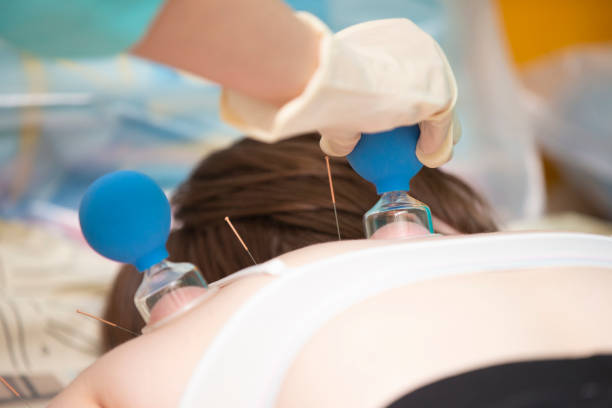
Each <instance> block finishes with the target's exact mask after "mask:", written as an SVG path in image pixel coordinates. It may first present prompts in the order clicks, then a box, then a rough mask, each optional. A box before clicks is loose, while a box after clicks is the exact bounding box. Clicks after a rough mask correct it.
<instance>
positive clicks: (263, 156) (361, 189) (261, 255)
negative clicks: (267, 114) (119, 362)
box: [103, 134, 496, 349]
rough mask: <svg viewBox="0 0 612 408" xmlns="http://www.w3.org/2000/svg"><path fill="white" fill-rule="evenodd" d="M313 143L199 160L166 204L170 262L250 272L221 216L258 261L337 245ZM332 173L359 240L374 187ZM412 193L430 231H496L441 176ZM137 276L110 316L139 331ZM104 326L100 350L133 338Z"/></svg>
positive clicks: (251, 145) (118, 293)
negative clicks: (430, 221)
mask: <svg viewBox="0 0 612 408" xmlns="http://www.w3.org/2000/svg"><path fill="white" fill-rule="evenodd" d="M318 142H319V136H318V135H316V134H311V135H304V136H299V137H295V138H292V139H288V140H284V141H281V142H278V143H274V144H266V143H261V142H256V141H253V140H249V139H245V140H242V141H240V142H238V143H236V144H234V145H233V146H231V147H229V148H227V149H224V150H221V151H219V152H217V153H214V154H212V155H210V156H209V157H207V158H206V159H204V160H203V161H202V162H201V163H199V165H198V166H197V167H196V168H195V169H194V171H193V172H192V174H191V175H190V176H189V178H188V179H187V180H186V181H185V182H184V183H183V184H182V185H181V186H180V187H179V189H178V191H177V192H176V194H175V195H174V197H173V199H172V204H173V209H174V217H175V221H176V225H177V229H175V230H174V231H172V232H171V234H170V237H169V239H168V243H167V248H168V252H169V253H170V260H172V261H177V262H191V263H193V264H195V265H196V266H197V267H198V268H199V269H200V271H201V272H202V275H203V276H204V278H205V279H206V281H207V282H213V281H215V280H218V279H221V278H223V277H225V276H228V275H230V274H232V273H233V272H236V271H238V270H240V269H242V268H245V267H247V266H250V265H251V264H252V261H251V260H250V258H249V257H248V255H247V254H246V253H245V251H244V249H243V248H242V247H241V245H240V243H239V242H238V241H237V239H236V237H235V236H234V234H233V233H232V231H231V230H230V229H229V228H228V226H227V224H226V223H225V222H224V217H225V216H228V217H229V218H230V219H231V221H232V223H233V224H234V226H235V227H236V229H237V230H238V232H239V233H240V235H241V236H242V238H243V239H244V241H245V242H246V243H247V245H248V246H249V249H250V250H251V253H252V254H253V256H254V257H255V259H256V260H257V262H264V261H267V260H269V259H271V258H274V257H276V256H279V255H281V254H283V253H285V252H289V251H291V250H294V249H297V248H301V247H305V246H308V245H311V244H315V243H321V242H327V241H333V240H337V239H338V238H337V232H336V224H335V218H334V214H333V210H332V203H331V197H330V191H329V184H328V180H327V170H326V166H325V160H324V157H323V154H322V153H321V150H320V148H319V143H318ZM331 169H332V176H333V182H334V191H335V196H336V204H337V209H338V218H339V221H340V231H341V233H342V238H343V239H359V238H363V237H364V231H363V226H362V217H363V214H364V213H365V212H366V211H367V210H369V209H370V207H372V206H373V205H374V203H375V202H376V201H377V199H378V196H377V195H376V190H375V188H374V186H373V185H372V184H370V183H368V182H367V181H365V180H363V179H362V178H361V177H360V176H358V175H357V174H356V173H355V172H354V171H353V170H352V169H351V167H350V166H349V164H348V162H347V161H346V159H343V158H333V159H332V160H331ZM410 192H411V195H412V196H413V197H415V198H416V199H418V200H420V201H423V202H424V203H426V204H428V205H429V207H430V209H431V212H432V215H433V216H434V229H436V228H437V226H436V221H438V223H439V221H442V222H443V223H445V224H447V225H448V226H450V227H452V228H453V229H454V230H456V231H457V232H458V233H465V234H471V233H478V232H491V231H495V230H496V226H495V223H494V221H493V218H492V214H491V211H490V209H489V207H488V206H487V205H486V203H485V202H484V201H483V200H482V198H481V197H480V196H479V195H478V194H476V193H475V192H474V191H473V190H472V189H471V188H470V187H469V186H468V185H466V184H465V183H463V182H462V181H461V180H459V179H457V178H456V177H454V176H451V175H449V174H447V173H444V172H443V171H441V170H438V169H429V168H426V167H423V169H422V170H421V171H420V172H419V173H418V174H417V175H416V176H415V177H414V178H413V179H412V181H411V190H410ZM141 278H142V276H141V275H140V274H139V273H137V272H136V270H135V269H134V268H133V267H131V266H129V265H126V266H124V267H122V269H121V271H120V272H119V275H118V276H117V278H116V280H115V283H114V285H113V289H112V291H111V294H110V296H109V298H108V304H107V309H106V312H105V318H106V319H107V320H110V321H112V322H115V323H117V324H118V325H120V326H123V327H126V328H128V329H131V330H133V331H140V329H141V328H142V327H143V326H144V321H143V320H142V319H141V317H140V315H139V314H138V312H137V310H136V308H135V306H134V303H133V298H134V293H135V292H136V289H137V288H138V285H139V284H140V280H141ZM103 330H104V342H105V347H106V348H107V349H108V348H112V347H115V346H116V345H119V344H121V343H123V342H124V341H127V340H129V339H130V338H131V337H130V335H129V334H125V333H123V332H122V331H119V330H116V329H114V328H104V329H103Z"/></svg>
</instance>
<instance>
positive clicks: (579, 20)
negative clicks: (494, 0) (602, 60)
mask: <svg viewBox="0 0 612 408" xmlns="http://www.w3.org/2000/svg"><path fill="white" fill-rule="evenodd" d="M498 3H499V10H500V12H501V14H502V17H503V25H504V28H505V31H506V35H507V37H508V42H509V45H510V49H511V51H512V55H513V56H514V61H515V62H516V63H517V65H519V66H520V65H522V64H524V63H526V62H529V61H531V60H534V59H537V58H538V57H541V56H543V55H546V54H548V53H550V52H553V51H556V50H559V49H561V48H564V47H567V46H571V45H578V44H591V43H597V42H611V41H612V1H611V0H498Z"/></svg>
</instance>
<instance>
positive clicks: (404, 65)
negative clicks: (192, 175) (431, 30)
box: [221, 13, 461, 167]
mask: <svg viewBox="0 0 612 408" xmlns="http://www.w3.org/2000/svg"><path fill="white" fill-rule="evenodd" d="M300 16H301V17H302V18H303V19H304V20H305V21H307V22H308V23H309V24H312V25H314V26H316V27H317V29H318V30H320V31H321V32H322V41H321V51H320V60H319V67H318V68H317V70H316V71H315V73H314V75H313V76H312V78H311V79H310V81H309V83H308V84H307V86H306V88H305V89H304V91H303V92H302V94H301V95H299V96H297V97H296V98H295V99H293V100H291V101H289V102H288V103H286V104H285V105H284V106H282V107H280V108H278V107H276V106H273V105H271V104H269V103H266V102H262V101H259V100H256V99H254V98H251V97H249V96H246V95H244V94H240V93H237V92H234V91H232V90H229V89H224V90H223V93H222V95H221V116H222V118H223V119H224V120H225V121H227V122H228V123H229V124H231V125H233V126H234V127H237V128H239V129H240V130H242V131H243V132H245V133H246V134H247V135H249V136H252V137H254V138H256V139H259V140H262V141H267V142H274V141H277V140H280V139H284V138H287V137H290V136H293V135H296V134H301V133H306V132H311V131H315V130H317V131H319V132H320V133H321V135H322V138H321V148H322V149H323V151H324V152H325V153H327V154H329V155H332V156H343V155H346V154H348V153H350V152H351V151H352V149H353V148H354V147H355V145H356V144H357V142H358V141H359V137H360V134H361V133H373V132H380V131H383V130H389V129H392V128H396V127H399V126H405V125H414V124H416V123H419V125H420V127H421V137H420V139H419V142H418V144H417V156H418V158H419V160H420V161H421V162H422V163H423V164H424V165H426V166H428V167H437V166H440V165H442V164H444V163H445V162H447V161H448V160H449V159H450V158H451V155H452V149H453V146H454V144H455V143H456V142H457V141H458V140H459V137H460V133H461V132H460V127H459V124H458V121H457V120H455V119H454V115H453V108H454V106H455V101H456V99H457V87H456V83H455V78H454V76H453V73H452V71H451V69H450V66H449V64H448V61H447V60H446V57H445V55H444V52H443V51H442V50H441V49H440V47H439V46H438V44H437V43H436V41H435V40H434V39H433V38H431V36H429V35H428V34H427V33H425V32H424V31H422V30H421V29H420V28H418V27H417V26H416V25H415V24H414V23H412V22H411V21H409V20H407V19H388V20H377V21H370V22H367V23H362V24H357V25H355V26H352V27H349V28H347V29H345V30H342V31H340V32H338V33H337V34H335V35H332V34H331V33H330V31H329V29H328V28H327V27H326V26H325V25H324V24H323V23H321V22H320V21H319V20H318V19H316V18H315V17H314V16H312V15H310V14H306V13H300Z"/></svg>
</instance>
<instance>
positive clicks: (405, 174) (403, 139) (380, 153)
mask: <svg viewBox="0 0 612 408" xmlns="http://www.w3.org/2000/svg"><path fill="white" fill-rule="evenodd" d="M420 134H421V131H420V129H419V126H418V125H414V126H404V127H399V128H396V129H393V130H389V131H387V132H379V133H363V134H362V135H361V139H360V140H359V143H357V146H355V149H354V150H353V151H352V152H351V154H349V155H348V156H347V159H348V162H349V163H350V165H351V167H353V169H354V170H355V171H356V172H357V173H359V175H360V176H361V177H363V178H364V179H366V180H368V181H369V182H371V183H373V184H374V185H375V186H376V191H377V192H378V194H379V195H381V194H384V193H387V192H389V191H410V180H411V179H412V177H414V175H415V174H417V173H418V172H419V170H421V167H423V165H422V164H421V162H420V161H419V159H418V158H417V156H416V145H417V141H418V140H419V135H420Z"/></svg>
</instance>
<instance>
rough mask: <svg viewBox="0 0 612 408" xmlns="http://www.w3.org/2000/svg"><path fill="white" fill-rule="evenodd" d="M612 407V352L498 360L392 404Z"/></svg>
mask: <svg viewBox="0 0 612 408" xmlns="http://www.w3.org/2000/svg"><path fill="white" fill-rule="evenodd" d="M413 407H415V408H416V407H419V408H429V407H449V408H468V407H469V408H481V407H482V408H484V407H487V408H489V407H490V408H576V407H580V408H583V407H584V408H612V355H599V356H593V357H589V358H583V359H563V360H540V361H526V362H517V363H511V364H504V365H497V366H491V367H486V368H482V369H479V370H475V371H470V372H466V373H463V374H459V375H456V376H453V377H449V378H445V379H443V380H440V381H436V382H435V383H432V384H429V385H426V386H424V387H422V388H419V389H417V390H415V391H413V392H411V393H409V394H406V395H405V396H403V397H402V398H400V399H398V400H397V401H395V402H393V403H392V404H391V405H389V406H388V408H413Z"/></svg>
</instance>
